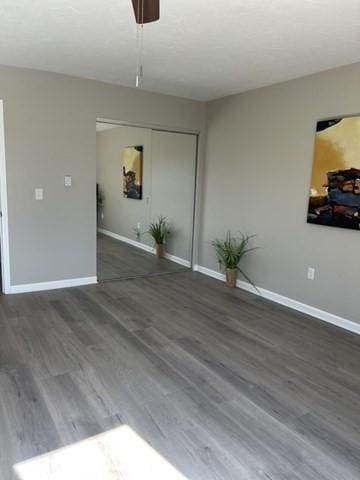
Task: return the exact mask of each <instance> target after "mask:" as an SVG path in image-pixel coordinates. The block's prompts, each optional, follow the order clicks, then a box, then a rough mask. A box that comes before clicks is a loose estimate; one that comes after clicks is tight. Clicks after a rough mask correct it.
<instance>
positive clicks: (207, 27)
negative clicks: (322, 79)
mask: <svg viewBox="0 0 360 480" xmlns="http://www.w3.org/2000/svg"><path fill="white" fill-rule="evenodd" d="M0 5H1V10H0V63H1V64H6V65H16V66H23V67H30V68H36V69H41V70H48V71H53V72H61V73H66V74H71V75H76V76H81V77H88V78H94V79H98V80H103V81H106V82H111V83H119V84H121V85H128V86H134V72H135V38H136V26H135V21H134V15H133V11H132V5H131V0H105V1H104V0H15V1H14V0H2V1H1V3H0ZM144 34H145V59H144V73H145V78H144V82H143V87H142V88H144V89H145V90H151V91H156V92H162V93H168V94H173V95H179V96H184V97H190V98H195V99H200V100H208V99H212V98H217V97H221V96H225V95H229V94H231V93H235V92H241V91H244V90H249V89H253V88H257V87H260V86H264V85H269V84H272V83H276V82H279V81H282V80H288V79H291V78H295V77H299V76H303V75H307V74H310V73H314V72H318V71H322V70H326V69H329V68H332V67H336V66H340V65H345V64H349V63H354V62H357V61H360V1H359V0H326V1H325V0H162V1H161V19H160V21H159V22H157V23H154V24H149V25H146V26H145V27H144Z"/></svg>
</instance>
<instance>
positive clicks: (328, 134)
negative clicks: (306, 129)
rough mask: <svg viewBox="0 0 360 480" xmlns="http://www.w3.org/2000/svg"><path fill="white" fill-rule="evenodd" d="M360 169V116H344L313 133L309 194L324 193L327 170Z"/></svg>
mask: <svg viewBox="0 0 360 480" xmlns="http://www.w3.org/2000/svg"><path fill="white" fill-rule="evenodd" d="M346 168H359V169H360V117H349V118H344V119H342V120H341V122H339V123H337V124H336V125H334V126H332V127H329V128H327V129H325V130H323V131H321V132H318V133H316V135H315V149H314V163H313V172H312V178H311V194H312V195H325V194H326V187H324V185H326V182H327V176H326V174H327V172H330V171H334V170H341V169H346Z"/></svg>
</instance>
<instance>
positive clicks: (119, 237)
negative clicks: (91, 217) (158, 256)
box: [97, 228, 191, 268]
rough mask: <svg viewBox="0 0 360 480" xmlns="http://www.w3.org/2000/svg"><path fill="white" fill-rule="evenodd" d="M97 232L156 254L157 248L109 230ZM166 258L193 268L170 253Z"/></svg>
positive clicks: (187, 262)
mask: <svg viewBox="0 0 360 480" xmlns="http://www.w3.org/2000/svg"><path fill="white" fill-rule="evenodd" d="M97 231H98V232H99V233H102V234H103V235H107V236H108V237H112V238H115V239H116V240H120V241H121V242H124V243H128V244H129V245H132V246H133V247H137V248H140V249H141V250H145V251H146V252H149V253H153V254H155V248H154V247H150V246H149V245H145V244H144V243H141V242H137V241H136V240H132V239H131V238H127V237H123V236H122V235H119V234H117V233H114V232H110V231H109V230H105V229H104V228H98V229H97ZM165 258H166V259H168V260H171V261H172V262H175V263H178V264H179V265H182V266H183V267H188V268H190V267H191V262H189V260H185V259H184V258H180V257H177V256H176V255H171V254H170V253H165Z"/></svg>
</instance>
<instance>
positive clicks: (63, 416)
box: [0, 272, 360, 480]
mask: <svg viewBox="0 0 360 480" xmlns="http://www.w3.org/2000/svg"><path fill="white" fill-rule="evenodd" d="M0 331H1V336H0V472H1V475H0V478H1V480H9V479H11V478H12V473H11V472H12V465H13V464H14V463H16V462H19V461H21V460H24V459H28V458H31V457H35V456H37V455H40V454H43V453H45V452H50V451H52V450H54V449H56V448H59V447H61V446H63V445H69V444H72V443H73V442H76V441H78V440H81V439H84V438H88V437H90V436H92V435H96V434H99V433H101V432H104V431H111V430H112V429H115V428H117V427H119V426H121V425H126V426H127V427H126V428H130V429H131V431H133V432H135V433H136V435H137V436H138V437H139V438H141V439H143V440H145V441H146V442H148V443H149V444H150V445H151V446H152V448H153V449H154V450H155V451H157V452H158V453H159V454H160V455H161V456H162V457H163V458H164V459H166V460H167V461H168V462H169V463H170V464H171V465H173V466H174V468H176V469H177V470H178V471H179V472H181V473H182V474H183V476H184V477H185V478H186V479H187V480H221V479H228V480H229V479H231V480H232V479H234V480H325V479H326V480H359V478H360V423H359V414H360V381H359V380H360V367H359V365H360V348H359V347H360V337H358V336H355V335H353V334H351V333H348V332H345V331H342V330H341V329H338V328H336V327H333V326H330V325H327V324H325V323H323V322H321V321H317V320H315V319H312V318H310V317H306V316H304V315H302V314H300V313H297V312H294V311H291V310H288V309H286V308H284V307H281V306H278V305H275V304H272V303H270V302H268V301H265V300H263V299H261V298H259V297H255V296H252V295H251V294H249V293H246V292H243V291H241V290H229V289H227V288H226V287H225V286H224V285H223V284H222V283H220V282H218V281H216V280H213V279H210V278H208V277H205V276H202V275H201V274H199V273H193V272H183V273H174V274H170V275H163V276H155V277H149V278H138V279H133V280H123V281H118V282H105V283H102V284H98V285H96V286H88V287H82V288H72V289H67V290H57V291H50V292H39V293H33V294H21V295H12V296H11V295H10V296H5V297H4V296H3V297H1V298H0ZM119 453H121V452H119ZM138 461H139V462H141V461H142V458H141V454H140V453H139V458H138ZM29 478H30V477H29ZM51 478H53V477H51ZM56 478H58V477H56ZM79 478H80V477H79ZM109 478H110V477H109ZM111 478H114V479H118V478H119V479H123V478H128V477H126V476H125V475H124V476H122V474H120V473H119V475H118V476H117V473H114V476H112V477H111ZM149 478H151V479H152V478H153V477H151V475H150V472H149V476H146V479H149ZM24 480H28V479H27V478H25V479H24ZM31 480H33V478H32V477H31ZM61 480H68V478H61ZM81 480H83V479H82V478H81ZM84 480H86V479H85V478H84ZM99 480H101V479H99ZM139 480H140V479H139ZM166 480H171V478H168V479H166Z"/></svg>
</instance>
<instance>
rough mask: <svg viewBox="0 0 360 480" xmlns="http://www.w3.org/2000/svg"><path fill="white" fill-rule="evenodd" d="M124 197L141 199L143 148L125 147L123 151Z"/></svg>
mask: <svg viewBox="0 0 360 480" xmlns="http://www.w3.org/2000/svg"><path fill="white" fill-rule="evenodd" d="M122 162H123V192H124V197H126V198H133V199H135V200H141V199H142V170H143V147H142V146H136V147H125V148H124V150H123V158H122Z"/></svg>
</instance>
